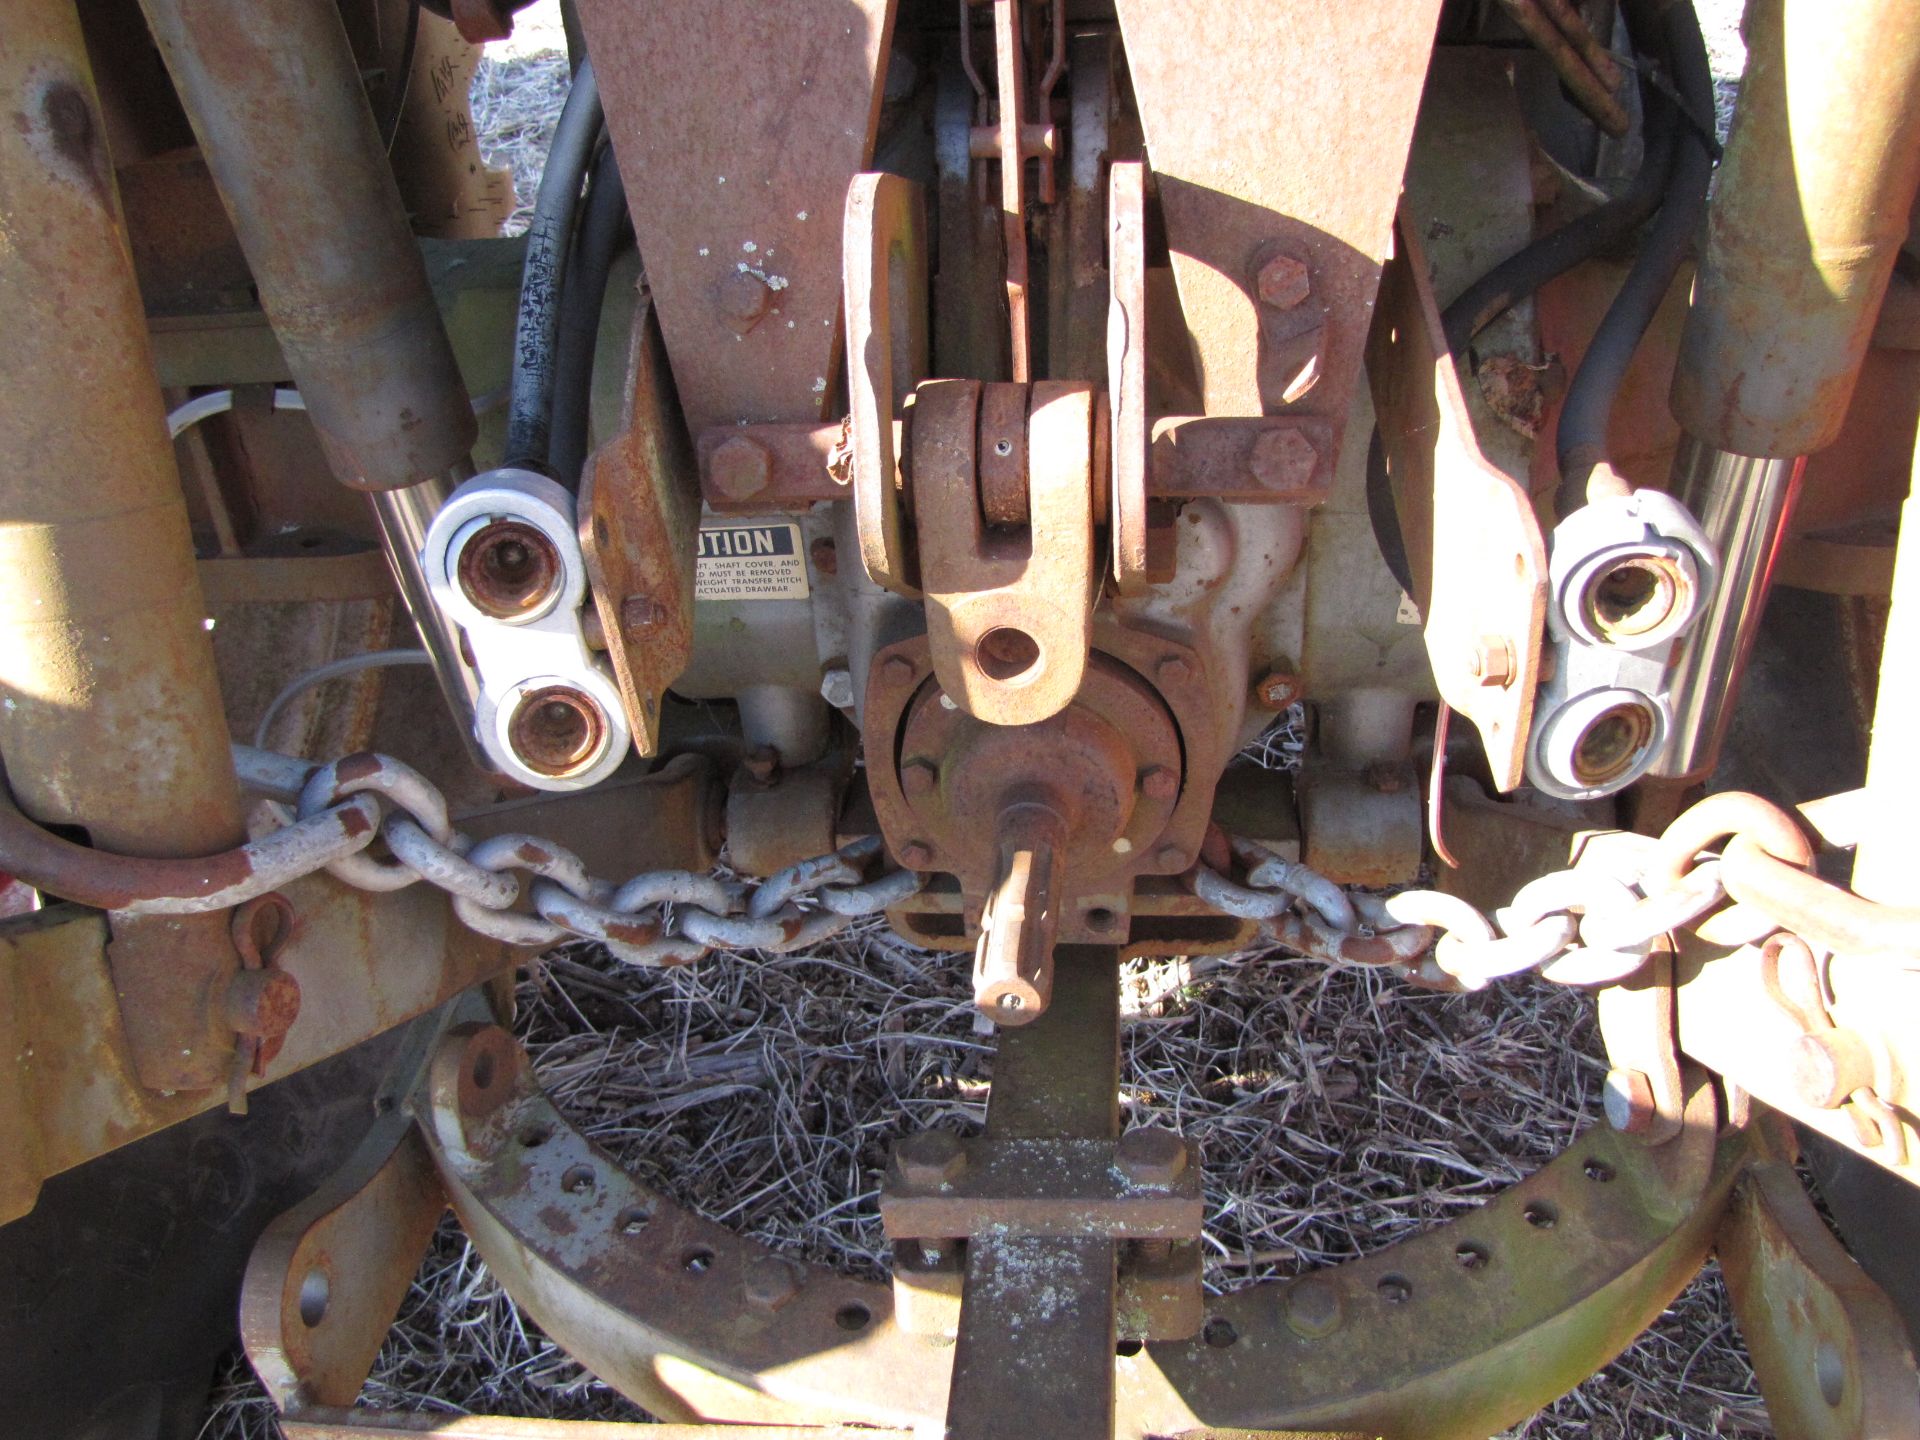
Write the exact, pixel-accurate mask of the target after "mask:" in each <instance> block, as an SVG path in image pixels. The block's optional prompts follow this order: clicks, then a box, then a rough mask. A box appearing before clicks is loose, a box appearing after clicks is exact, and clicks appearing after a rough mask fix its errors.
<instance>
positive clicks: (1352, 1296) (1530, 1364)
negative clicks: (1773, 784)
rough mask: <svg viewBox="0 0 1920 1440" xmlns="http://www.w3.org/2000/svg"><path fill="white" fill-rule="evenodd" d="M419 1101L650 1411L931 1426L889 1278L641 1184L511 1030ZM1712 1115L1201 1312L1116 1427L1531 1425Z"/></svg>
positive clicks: (1134, 1389) (475, 1040)
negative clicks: (574, 1113)
mask: <svg viewBox="0 0 1920 1440" xmlns="http://www.w3.org/2000/svg"><path fill="white" fill-rule="evenodd" d="M483 1071H484V1072H487V1077H488V1082H489V1083H488V1086H487V1087H486V1088H485V1089H484V1090H482V1089H477V1088H476V1083H475V1077H476V1076H477V1075H478V1074H480V1073H481V1072H483ZM415 1108H416V1114H417V1115H418V1116H419V1119H420V1123H421V1129H422V1132H423V1133H424V1135H425V1138H426V1141H427V1145H428V1148H429V1150H430V1151H431V1152H432V1155H433V1158H434V1162H435V1164H436V1165H437V1167H438V1168H439V1170H440V1173H441V1177H442V1179H443V1181H444V1182H445V1184H446V1186H447V1190H448V1193H449V1195H450V1196H451V1198H452V1202H453V1207H454V1209H455V1211H456V1212H457V1213H458V1215H459V1217H460V1220H461V1223H462V1225H463V1226H464V1227H465V1228H466V1231H467V1233H468V1235H469V1236H470V1237H471V1239H472V1241H473V1243H474V1245H475V1247H476V1248H477V1249H478V1250H479V1251H480V1253H481V1256H482V1257H483V1258H484V1259H485V1261H486V1263H487V1265H488V1267H489V1268H490V1269H492V1271H493V1272H494V1274H495V1275H497V1276H498V1277H499V1279H500V1282H501V1283H502V1284H503V1285H504V1286H505V1287H506V1289H507V1291H508V1293H509V1294H510V1295H512V1297H513V1298H514V1300H515V1301H516V1302H517V1303H519V1304H520V1305H522V1306H523V1307H524V1308H525V1309H526V1310H527V1311H528V1312H529V1313H530V1314H531V1315H532V1316H533V1317H534V1319H535V1320H536V1321H538V1322H539V1324H540V1325H541V1326H542V1327H543V1328H545V1329H546V1330H547V1332H548V1333H549V1334H551V1335H552V1336H553V1337H554V1339H555V1340H556V1341H558V1342H559V1343H560V1344H561V1345H562V1346H563V1347H565V1348H566V1349H567V1350H568V1351H569V1352H570V1353H571V1354H572V1355H574V1356H575V1357H576V1358H577V1359H579V1360H580V1361H581V1362H582V1363H583V1364H585V1365H586V1366H587V1367H588V1368H589V1369H591V1370H592V1371H593V1372H594V1373H595V1374H597V1375H599V1376H600V1377H601V1378H602V1379H603V1380H605V1381H606V1382H607V1383H608V1384H610V1385H612V1386H613V1387H614V1388H616V1389H618V1390H620V1391H621V1392H623V1393H624V1394H626V1395H628V1396H630V1397H631V1398H632V1399H634V1400H635V1401H637V1402H638V1403H640V1404H642V1405H645V1406H646V1407H647V1408H648V1409H649V1410H651V1411H653V1412H654V1413H655V1414H656V1415H659V1416H661V1417H662V1418H666V1419H688V1420H692V1419H705V1420H720V1421H735V1422H742V1423H767V1422H776V1421H778V1422H786V1423H796V1422H801V1423H819V1422H823V1421H826V1422H830V1421H834V1420H848V1419H853V1420H861V1421H866V1422H868V1423H878V1424H891V1425H914V1424H928V1423H938V1422H939V1420H940V1418H941V1416H942V1415H943V1414H944V1411H945V1406H946V1394H947V1382H948V1378H949V1375H950V1372H951V1366H952V1359H953V1349H952V1345H951V1341H946V1340H941V1339H936V1338H934V1337H929V1336H920V1335H910V1334H907V1333H906V1332H904V1331H902V1330H901V1329H900V1328H899V1327H898V1326H897V1325H896V1324H895V1322H894V1319H893V1297H892V1294H891V1292H890V1290H889V1289H888V1288H887V1287H885V1286H882V1285H876V1284H872V1283H867V1282H861V1281H855V1280H849V1279H845V1278H843V1277H840V1276H838V1275H835V1274H833V1273H832V1272H831V1271H828V1270H827V1269H825V1268H824V1267H820V1266H805V1265H801V1264H799V1263H797V1262H795V1261H792V1260H790V1259H787V1258H785V1257H783V1256H780V1255H778V1254H776V1253H775V1252H773V1251H772V1250H770V1249H768V1248H766V1247H765V1246H762V1245H759V1244H757V1243H754V1242H751V1241H747V1240H743V1239H741V1238H740V1237H739V1236H737V1235H735V1234H733V1233H732V1232H731V1231H729V1230H727V1229H725V1228H724V1227H722V1226H720V1225H716V1224H714V1223H712V1222H710V1221H707V1220H703V1219H701V1218H700V1217H698V1216H696V1215H694V1214H693V1213H691V1212H690V1211H688V1210H685V1209H683V1208H681V1207H680V1206H677V1205H675V1204H673V1203H672V1202H670V1201H668V1200H667V1199H666V1198H665V1197H664V1196H662V1195H660V1194H659V1193H658V1192H656V1191H654V1190H651V1189H649V1188H648V1187H646V1186H644V1185H641V1184H640V1183H639V1182H637V1181H635V1180H634V1179H633V1178H632V1177H631V1176H629V1175H627V1174H626V1173H624V1172H623V1171H622V1170H621V1169H619V1167H618V1166H616V1165H615V1164H614V1163H613V1162H612V1161H611V1159H610V1158H609V1157H608V1156H607V1155H606V1154H605V1153H603V1152H602V1151H600V1150H599V1149H597V1148H596V1147H595V1146H593V1145H592V1144H591V1143H590V1142H589V1141H588V1140H587V1139H586V1137H585V1136H583V1135H581V1134H580V1133H579V1132H578V1131H576V1130H574V1129H573V1128H572V1127H571V1126H570V1125H568V1124H567V1123H566V1121H565V1120H564V1119H563V1118H562V1117H561V1115H560V1113H559V1111H558V1110H557V1109H556V1108H555V1107H554V1106H553V1104H552V1102H551V1101H549V1100H548V1099H547V1097H546V1096H545V1095H544V1093H542V1092H541V1090H540V1089H539V1087H538V1085H537V1084H536V1083H535V1081H534V1079H533V1076H532V1071H531V1067H530V1066H529V1064H528V1062H527V1060H526V1057H525V1054H524V1053H523V1052H522V1051H521V1050H520V1048H519V1046H518V1045H517V1044H516V1043H515V1042H514V1041H513V1039H512V1037H511V1036H510V1035H508V1034H507V1032H506V1031H504V1030H501V1029H499V1028H498V1027H493V1026H489V1027H484V1028H469V1029H467V1030H465V1031H463V1032H460V1033H456V1034H455V1035H453V1036H452V1037H450V1038H449V1040H448V1041H447V1042H446V1043H445V1044H444V1045H443V1047H442V1049H441V1051H440V1053H439V1054H438V1055H437V1056H436V1058H435V1060H434V1063H433V1066H432V1069H431V1071H430V1075H429V1079H428V1082H427V1085H426V1087H425V1089H424V1090H423V1092H422V1094H421V1095H420V1096H419V1097H418V1098H417V1100H416V1107H415ZM1716 1124H1717V1106H1716V1101H1715V1097H1714V1094H1713V1091H1712V1089H1711V1087H1710V1086H1709V1085H1707V1084H1706V1083H1705V1081H1704V1079H1702V1078H1701V1077H1700V1076H1697V1075H1696V1076H1694V1077H1693V1079H1692V1083H1691V1087H1690V1091H1689V1098H1688V1102H1687V1111H1686V1126H1685V1129H1684V1130H1683V1132H1682V1134H1681V1135H1680V1136H1679V1137H1678V1138H1677V1139H1675V1140H1674V1141H1672V1142H1671V1143H1669V1144H1667V1145H1663V1146H1647V1145H1643V1144H1641V1143H1639V1142H1638V1141H1636V1140H1634V1139H1632V1138H1630V1137H1627V1136H1623V1135H1619V1134H1616V1133H1614V1132H1612V1131H1610V1130H1606V1129H1604V1128H1596V1129H1594V1130H1590V1131H1588V1132H1587V1133H1586V1134H1585V1135H1583V1136H1582V1137H1581V1138H1580V1139H1579V1140H1577V1141H1576V1142H1575V1143H1574V1145H1573V1146H1572V1147H1571V1148H1570V1149H1569V1150H1567V1151H1566V1153H1564V1154H1562V1155H1561V1156H1559V1157H1558V1158H1557V1159H1555V1160H1554V1161H1552V1162H1551V1163H1549V1164H1548V1165H1547V1166H1546V1167H1545V1168H1543V1169H1542V1170H1541V1171H1539V1172H1537V1173H1536V1174H1534V1175H1532V1176H1530V1177H1529V1178H1528V1179H1526V1180H1523V1181H1521V1182H1520V1183H1519V1184H1518V1185H1515V1186H1513V1187H1512V1188H1511V1189H1509V1190H1507V1191H1505V1192H1504V1193H1502V1194H1501V1195H1500V1196H1498V1197H1496V1198H1495V1199H1494V1200H1492V1201H1490V1202H1489V1203H1488V1204H1487V1205H1486V1206H1485V1207H1483V1208H1482V1209H1480V1210H1478V1211H1476V1212H1474V1214H1472V1215H1471V1216H1468V1217H1465V1218H1463V1219H1461V1220H1458V1221H1455V1222H1452V1223H1450V1224H1448V1225H1445V1226H1441V1227H1439V1228H1437V1229H1435V1230H1431V1231H1428V1232H1426V1233H1425V1234H1422V1235H1420V1236H1417V1237H1415V1238H1414V1239H1411V1240H1407V1241H1403V1242H1401V1243H1399V1244H1397V1245H1394V1246H1391V1247H1389V1248H1387V1249H1385V1250H1382V1251H1380V1252H1379V1253H1377V1254H1374V1255H1371V1256H1368V1257H1366V1258H1365V1259H1361V1260H1356V1261H1352V1262H1349V1263H1347V1264H1344V1265H1340V1266H1336V1267H1333V1268H1331V1269H1328V1270H1323V1271H1319V1272H1315V1273H1313V1274H1312V1275H1309V1276H1304V1277H1300V1278H1298V1279H1294V1280H1290V1281H1275V1282H1268V1283H1265V1284H1261V1285H1256V1286H1253V1287H1250V1288H1249V1289H1246V1290H1243V1291H1239V1292H1237V1293H1235V1294H1233V1295H1229V1296H1224V1297H1219V1298H1216V1299H1214V1300H1213V1301H1212V1303H1211V1305H1210V1307H1209V1313H1210V1316H1211V1322H1210V1324H1209V1326H1208V1327H1207V1330H1206V1331H1205V1332H1203V1334H1202V1336H1200V1337H1196V1338H1195V1339H1193V1340H1191V1341H1182V1342H1158V1343H1154V1344H1151V1345H1149V1346H1147V1347H1146V1348H1145V1349H1144V1350H1142V1351H1141V1352H1139V1353H1138V1354H1137V1355H1134V1356H1131V1357H1126V1358H1122V1359H1120V1360H1118V1361H1117V1362H1116V1363H1117V1365H1118V1401H1117V1407H1116V1412H1117V1413H1116V1426H1115V1434H1116V1435H1120V1436H1144V1435H1149V1434H1179V1433H1182V1432H1191V1431H1195V1430H1216V1429H1280V1428H1297V1427H1300V1426H1311V1427H1314V1428H1325V1427H1329V1426H1332V1427H1336V1428H1343V1429H1348V1428H1355V1427H1358V1428H1363V1429H1365V1430H1367V1432H1368V1433H1370V1434H1373V1433H1377V1434H1384V1435H1395V1434H1410V1433H1418V1434H1420V1435H1422V1436H1425V1437H1445V1436H1469V1435H1478V1436H1484V1435H1486V1434H1489V1433H1491V1432H1492V1431H1495V1430H1498V1429H1500V1428H1502V1427H1503V1426H1506V1425H1509V1424H1511V1423H1513V1422H1515V1421H1517V1420H1519V1419H1521V1418H1522V1417H1524V1416H1526V1415H1528V1414H1531V1413H1532V1412H1533V1411H1535V1410H1537V1409H1538V1408H1539V1407H1540V1406H1542V1405H1544V1404H1546V1403H1548V1402H1550V1401H1551V1400H1553V1399H1555V1398H1557V1397H1558V1396H1560V1395H1561V1394H1564V1393H1565V1392H1566V1391H1567V1390H1568V1389H1570V1388H1572V1386H1573V1385H1575V1384H1577V1383H1578V1382H1579V1381H1580V1380H1581V1379H1583V1378H1585V1377H1586V1376H1587V1375H1589V1374H1591V1373H1593V1372H1594V1371H1595V1370H1597V1369H1598V1368H1599V1367H1600V1366H1602V1365H1604V1364H1605V1363H1607V1361H1609V1360H1610V1359H1612V1358H1613V1356H1615V1355H1616V1354H1618V1353H1619V1352H1620V1350H1622V1349H1623V1348H1625V1346H1626V1345H1627V1344H1628V1343H1629V1342H1630V1341H1631V1340H1632V1339H1633V1337H1634V1336H1635V1335H1637V1334H1638V1333H1639V1332H1640V1331H1641V1330H1642V1329H1643V1328H1645V1326H1646V1325H1647V1324H1648V1323H1650V1322H1651V1321H1652V1319H1653V1318H1654V1317H1655V1316H1657V1315H1658V1314H1659V1313H1660V1311H1661V1310H1662V1309H1663V1308H1664V1307H1665V1306H1666V1304H1667V1303H1668V1302H1669V1301H1670V1300H1671V1299H1672V1298H1673V1296H1674V1295H1676V1294H1677V1293H1678V1292H1679V1291H1680V1289H1681V1288H1682V1287H1683V1286H1684V1285H1685V1284H1686V1282H1687V1280H1688V1279H1689V1278H1690V1277H1691V1276H1692V1275H1693V1273H1694V1272H1695V1270H1697V1269H1698V1267H1699V1264H1700V1262H1701V1261H1702V1259H1703V1258H1704V1256H1705V1254H1706V1251H1707V1248H1708V1245H1709V1243H1710V1240H1711V1236H1712V1232H1713V1228H1714V1225H1715V1223H1716V1221H1717V1218H1718V1216H1719V1214H1720V1212H1721V1210H1722V1209H1723V1208H1724V1206H1725V1203H1726V1198H1727V1195H1728V1192H1729V1190H1730V1188H1731V1185H1732V1181H1733V1179H1734V1177H1735V1175H1736V1174H1737V1173H1738V1171H1739V1169H1740V1168H1741V1166H1742V1165H1743V1164H1744V1162H1745V1158H1746V1148H1745V1144H1744V1141H1742V1140H1740V1139H1739V1138H1737V1137H1736V1138H1734V1139H1731V1140H1729V1141H1727V1142H1725V1143H1721V1142H1719V1141H1718V1140H1717V1139H1716V1134H1715V1131H1716ZM629 1227H632V1233H629ZM1468 1257H1474V1258H1473V1259H1472V1260H1471V1262H1469V1258H1468ZM1307 1286H1312V1287H1320V1288H1322V1289H1325V1290H1327V1291H1329V1292H1331V1299H1332V1304H1331V1307H1330V1308H1331V1310H1332V1312H1333V1314H1334V1315H1335V1317H1336V1318H1335V1321H1334V1323H1333V1325H1332V1326H1331V1328H1330V1329H1327V1330H1326V1332H1325V1333H1321V1334H1318V1335H1314V1334H1310V1333H1307V1332H1306V1329H1305V1327H1300V1328H1296V1327H1295V1326H1294V1325H1290V1324H1289V1321H1288V1318H1287V1317H1288V1314H1289V1310H1290V1308H1294V1307H1292V1306H1291V1305H1290V1300H1289V1297H1290V1295H1291V1294H1293V1293H1294V1292H1296V1291H1298V1290H1300V1289H1301V1288H1302V1287H1307ZM1316 1299H1317V1300H1319V1301H1320V1302H1321V1303H1320V1304H1319V1305H1317V1306H1316V1307H1313V1308H1314V1309H1315V1311H1316V1312H1317V1313H1320V1314H1322V1315H1324V1314H1325V1312H1326V1311H1327V1309H1328V1308H1329V1306H1328V1305H1327V1304H1326V1300H1327V1297H1326V1296H1317V1297H1316ZM1229 1335H1230V1336H1231V1337H1232V1338H1231V1340H1228V1338H1227V1337H1228V1336H1229ZM1209 1336H1210V1337H1211V1341H1210V1340H1209V1338H1208V1337H1209ZM1223 1342H1224V1343H1223Z"/></svg>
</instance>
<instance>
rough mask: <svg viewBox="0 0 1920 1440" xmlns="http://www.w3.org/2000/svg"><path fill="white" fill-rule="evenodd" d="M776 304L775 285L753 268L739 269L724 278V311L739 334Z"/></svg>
mask: <svg viewBox="0 0 1920 1440" xmlns="http://www.w3.org/2000/svg"><path fill="white" fill-rule="evenodd" d="M772 306H773V289H772V287H771V286H769V285H768V284H767V282H766V281H764V280H762V279H761V278H760V277H759V276H758V275H755V274H753V273H752V272H751V271H747V270H736V271H734V272H733V274H731V275H729V276H727V278H726V279H724V280H722V281H721V282H720V313H721V314H722V315H723V316H725V317H726V322H727V328H728V329H729V330H731V331H733V333H734V334H736V335H744V334H746V333H747V332H748V331H749V330H751V329H753V327H754V326H756V325H758V324H759V323H760V321H761V320H762V319H763V318H764V317H765V315H766V313H767V311H768V310H769V309H771V308H772Z"/></svg>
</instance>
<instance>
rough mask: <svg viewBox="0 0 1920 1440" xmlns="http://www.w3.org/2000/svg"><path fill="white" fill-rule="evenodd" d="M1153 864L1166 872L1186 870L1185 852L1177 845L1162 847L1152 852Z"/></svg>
mask: <svg viewBox="0 0 1920 1440" xmlns="http://www.w3.org/2000/svg"><path fill="white" fill-rule="evenodd" d="M1153 863H1154V864H1156V865H1159V866H1162V867H1164V868H1165V869H1168V870H1184V869H1186V868H1187V852H1186V851H1184V850H1182V849H1181V848H1180V847H1179V846H1178V845H1162V846H1161V847H1160V848H1159V849H1158V850H1156V851H1154V852H1153Z"/></svg>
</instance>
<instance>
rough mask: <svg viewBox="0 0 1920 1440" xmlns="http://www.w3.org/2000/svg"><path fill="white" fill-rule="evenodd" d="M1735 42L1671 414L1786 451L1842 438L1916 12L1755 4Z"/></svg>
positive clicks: (1789, 1) (1919, 40) (1908, 104)
mask: <svg viewBox="0 0 1920 1440" xmlns="http://www.w3.org/2000/svg"><path fill="white" fill-rule="evenodd" d="M1746 38H1747V45H1748V50H1747V69H1746V75H1745V78H1744V79H1743V80H1742V82H1741V89H1740V103H1739V104H1738V106H1737V107H1736V108H1735V110H1734V117H1733V129H1732V132H1731V134H1730V135H1729V136H1728V139H1727V148H1726V158H1725V159H1724V161H1723V162H1722V163H1721V166H1720V174H1719V177H1718V179H1717V180H1716V181H1715V183H1714V194H1713V203H1712V207H1711V209H1710V210H1709V212H1708V216H1707V244H1706V250H1705V254H1704V256H1703V258H1702V261H1701V267H1700V277H1699V280H1698V282H1697V284H1696V287H1695V291H1694V301H1693V308H1692V311H1691V312H1690V314H1689V315H1688V317H1687V327H1686V332H1685V334H1684V335H1683V337H1682V340H1681V349H1680V362H1679V365H1678V367H1677V368H1676V369H1675V371H1674V383H1673V396H1672V401H1673V412H1674V414H1675V415H1676V416H1678V417H1679V420H1680V423H1681V424H1682V425H1683V426H1684V427H1685V428H1686V429H1687V430H1688V431H1690V432H1691V433H1692V434H1694V435H1696V436H1698V437H1699V438H1700V439H1702V440H1704V441H1706V442H1708V443H1710V444H1712V445H1714V446H1717V447H1718V448H1719V449H1722V450H1728V451H1731V452H1733V453H1734V454H1737V455H1745V456H1757V457H1764V458H1772V459H1788V458H1791V457H1793V456H1797V455H1804V454H1806V453H1807V452H1808V451H1810V450H1818V449H1821V448H1822V447H1824V446H1825V445H1827V444H1828V443H1830V442H1831V441H1832V440H1833V439H1834V437H1835V436H1836V435H1837V434H1838V433H1839V431H1840V428H1841V425H1842V423H1843V422H1844V420H1845V416H1846V410H1847V402H1848V400H1849V398H1850V397H1851V395H1852V393H1853V387H1854V382H1855V379H1856V377H1857V376H1858V374H1859V370H1860V362H1861V357H1862V356H1863V355H1864V353H1865V351H1866V348H1867V344H1868V342H1869V339H1870V338H1871V335H1872V331H1873V326H1874V321H1875V318H1876V316H1877V315H1878V313H1879V310H1880V302H1881V298H1882V296H1883V295H1884V294H1885V293H1886V289H1887V280H1888V277H1889V275H1890V274H1891V273H1892V267H1893V263H1894V257H1895V255H1896V253H1897V252H1898V250H1899V248H1900V246H1901V245H1902V244H1903V243H1904V242H1905V241H1906V238H1907V217H1908V212H1909V210H1911V208H1912V206H1913V199H1914V190H1915V186H1916V184H1917V183H1920V18H1916V16H1915V15H1914V13H1913V11H1912V9H1911V7H1909V6H1906V5H1903V4H1900V3H1898V0H1876V3H1872V4H1862V5H1857V6H1854V7H1852V8H1850V9H1849V10H1848V11H1846V12H1845V14H1844V16H1842V15H1837V14H1836V13H1835V12H1834V11H1833V10H1832V8H1831V7H1829V6H1826V5H1822V4H1820V3H1818V0H1760V3H1756V4H1755V5H1753V6H1752V10H1751V14H1750V15H1749V16H1748V19H1747V28H1746ZM1789 57H1791V58H1790V59H1789Z"/></svg>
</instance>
